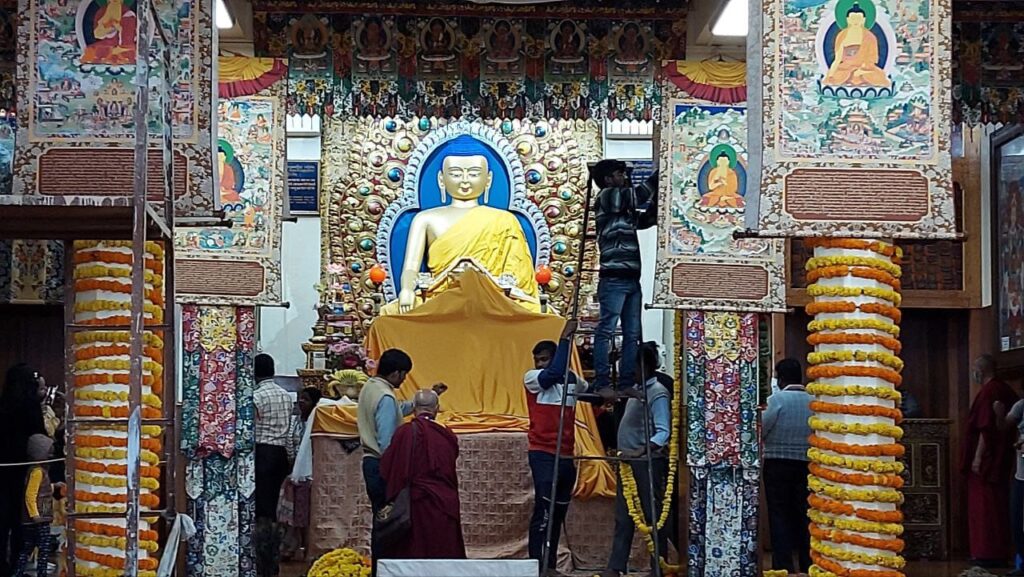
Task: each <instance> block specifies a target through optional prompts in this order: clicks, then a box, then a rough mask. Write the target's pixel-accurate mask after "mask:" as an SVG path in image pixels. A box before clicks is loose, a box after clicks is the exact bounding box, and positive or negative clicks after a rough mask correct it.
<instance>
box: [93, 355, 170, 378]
mask: <svg viewBox="0 0 1024 577" xmlns="http://www.w3.org/2000/svg"><path fill="white" fill-rule="evenodd" d="M131 366H132V362H131V361H128V360H121V359H87V360H84V361H75V370H76V371H83V372H84V371H129V370H131ZM142 369H143V370H145V371H148V372H149V373H150V374H152V375H162V374H163V372H164V368H163V366H161V365H160V364H159V363H154V362H153V361H142Z"/></svg>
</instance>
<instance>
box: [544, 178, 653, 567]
mask: <svg viewBox="0 0 1024 577" xmlns="http://www.w3.org/2000/svg"><path fill="white" fill-rule="evenodd" d="M591 168H592V167H591ZM593 184H594V183H593V182H591V181H588V184H587V194H586V197H585V200H584V207H583V210H584V212H583V237H582V239H581V240H580V250H579V254H578V255H577V263H576V270H577V271H579V272H578V276H577V280H576V284H575V285H574V287H573V298H572V314H571V315H570V316H569V320H572V321H578V319H579V305H580V302H579V301H580V287H581V286H582V284H583V274H584V272H597V269H587V270H586V271H585V269H584V268H583V265H584V263H585V262H586V254H587V249H588V245H589V244H590V242H592V241H596V240H597V234H596V232H595V234H591V232H590V216H591V213H592V211H593V210H594V206H592V204H593V191H594V186H593ZM631 184H632V183H631ZM633 205H634V207H635V206H636V203H635V197H634V203H633ZM588 241H590V242H588ZM590 248H593V247H590ZM575 336H576V333H574V334H573V336H572V337H571V338H572V339H573V341H574V344H575ZM640 341H641V342H640V343H637V344H638V349H637V350H638V351H640V348H639V347H642V346H643V320H642V319H641V322H640ZM613 344H614V337H613ZM613 356H614V355H613ZM637 362H638V366H639V369H640V374H645V370H644V369H645V367H644V355H643V354H640V355H639V359H638V360H637ZM570 372H571V363H569V362H566V364H565V374H564V375H563V376H562V383H563V386H564V387H566V388H565V389H563V394H562V398H561V404H560V406H559V410H558V438H557V440H556V441H555V462H554V471H553V475H552V476H551V493H550V498H549V499H548V501H549V503H548V512H547V519H546V526H545V535H544V543H543V548H542V555H541V566H540V571H539V572H540V574H541V575H542V576H543V575H544V574H545V572H546V571H547V570H548V563H549V562H550V559H551V555H552V554H557V553H558V552H557V551H554V552H552V551H551V538H552V536H553V533H552V531H553V528H554V524H553V523H552V520H553V519H554V517H555V505H556V499H555V491H556V489H557V488H558V473H559V470H560V467H559V464H560V462H561V460H562V458H563V457H562V433H563V432H564V430H565V426H566V423H565V408H566V401H567V399H568V398H569V396H570V394H572V395H573V396H574V397H575V396H576V395H575V391H574V392H573V393H569V392H568V390H567V389H568V382H569V373H570ZM615 376H616V375H615V368H614V366H613V367H612V379H613V384H612V386H613V387H614V388H615V389H616V391H618V380H617V379H615ZM640 385H641V387H642V389H643V400H642V401H641V402H642V403H643V404H644V407H645V411H649V410H650V408H649V407H650V403H649V400H650V399H649V398H648V392H647V386H646V383H640ZM618 398H620V397H619V395H616V399H618ZM627 402H628V401H627ZM650 421H651V420H650V418H649V417H647V415H645V418H644V438H645V439H647V440H648V441H649V440H650V438H651V422H650ZM569 426H575V423H574V422H573V423H569ZM568 458H569V459H571V460H573V461H603V462H609V463H618V465H619V467H620V469H621V467H622V466H631V463H633V462H637V461H644V462H646V464H647V484H648V487H647V490H648V493H649V495H650V499H651V503H650V505H651V507H650V509H651V517H652V518H651V519H650V523H651V524H650V527H651V537H650V538H651V539H653V543H654V552H653V559H652V561H653V562H652V566H651V575H653V576H654V577H661V576H662V572H661V551H660V548H661V546H660V544H659V538H658V517H659V511H658V506H659V500H658V499H657V493H656V491H655V486H654V456H653V455H652V453H651V451H650V448H648V450H647V451H646V453H645V456H644V457H641V458H623V457H611V456H607V455H605V456H601V457H577V456H572V457H568ZM616 482H618V483H621V482H622V475H621V473H620V474H619V475H618V476H617V478H616ZM665 490H666V491H671V490H672V488H671V487H665ZM642 509H643V504H642V503H641V515H644V516H645V517H646V514H645V512H644V511H643V510H642ZM563 528H564V527H563Z"/></svg>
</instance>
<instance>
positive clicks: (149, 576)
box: [75, 563, 156, 577]
mask: <svg viewBox="0 0 1024 577" xmlns="http://www.w3.org/2000/svg"><path fill="white" fill-rule="evenodd" d="M75 575H77V576H80V577H123V576H124V569H113V568H110V567H87V566H85V565H83V564H81V563H76V564H75ZM139 577H156V571H141V570H140V571H139Z"/></svg>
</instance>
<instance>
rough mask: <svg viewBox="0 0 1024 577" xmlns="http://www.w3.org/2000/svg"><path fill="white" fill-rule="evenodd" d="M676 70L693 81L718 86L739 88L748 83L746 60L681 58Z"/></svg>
mask: <svg viewBox="0 0 1024 577" xmlns="http://www.w3.org/2000/svg"><path fill="white" fill-rule="evenodd" d="M676 70H677V71H678V72H679V74H682V75H684V76H686V77H687V78H689V79H690V80H691V81H693V82H696V83H698V84H707V85H709V86H714V87H717V88H738V87H740V86H746V84H747V63H746V62H720V61H716V60H679V61H677V62H676Z"/></svg>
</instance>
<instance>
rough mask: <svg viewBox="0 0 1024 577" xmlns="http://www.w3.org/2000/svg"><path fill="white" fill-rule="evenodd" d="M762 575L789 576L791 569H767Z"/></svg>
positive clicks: (765, 576)
mask: <svg viewBox="0 0 1024 577" xmlns="http://www.w3.org/2000/svg"><path fill="white" fill-rule="evenodd" d="M761 575H762V577H787V576H788V575H789V571H786V570H785V569H765V570H764V571H763V572H762V573H761Z"/></svg>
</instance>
